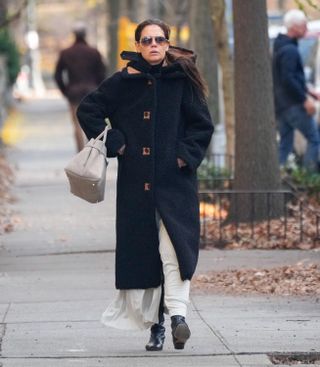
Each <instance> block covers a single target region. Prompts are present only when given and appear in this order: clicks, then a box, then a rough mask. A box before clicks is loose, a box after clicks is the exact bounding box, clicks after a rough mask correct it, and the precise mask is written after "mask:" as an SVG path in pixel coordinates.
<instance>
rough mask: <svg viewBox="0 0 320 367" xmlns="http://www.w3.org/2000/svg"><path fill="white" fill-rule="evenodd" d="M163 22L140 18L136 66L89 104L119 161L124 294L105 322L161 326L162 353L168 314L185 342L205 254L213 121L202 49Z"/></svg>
mask: <svg viewBox="0 0 320 367" xmlns="http://www.w3.org/2000/svg"><path fill="white" fill-rule="evenodd" d="M169 36H170V28H169V27H168V26H167V25H166V24H165V23H163V22H162V21H160V20H156V19H153V20H152V19H151V20H146V21H144V22H142V23H140V24H139V25H138V26H137V28H136V30H135V45H136V50H137V52H123V53H122V54H121V56H122V58H123V59H125V60H129V62H128V64H127V67H126V68H124V69H123V70H122V71H119V72H117V73H115V74H114V75H113V76H111V77H110V78H108V79H107V80H106V81H104V82H103V83H102V84H101V85H100V87H99V88H98V89H97V90H96V91H95V92H93V93H91V94H89V95H88V96H87V97H86V98H85V99H84V100H83V101H82V102H81V104H80V106H79V109H78V117H79V121H80V124H81V126H82V128H83V130H84V131H85V133H86V135H87V137H88V138H92V137H96V136H97V135H98V134H99V133H101V131H102V130H103V129H104V127H105V117H109V119H110V122H111V125H112V129H111V130H110V131H109V134H108V138H107V149H108V155H109V156H110V157H117V158H118V163H119V164H118V179H117V218H116V231H117V242H116V288H117V289H118V290H119V292H118V296H117V299H116V300H115V301H114V302H113V303H112V304H111V305H110V306H109V307H108V308H107V310H106V311H105V312H104V314H103V316H102V322H103V323H104V324H105V325H108V326H114V327H117V328H121V329H137V328H138V329H145V328H149V327H151V336H150V341H149V342H148V344H147V345H146V349H147V350H149V351H155V350H162V347H163V342H164V338H165V328H164V311H165V312H167V313H169V315H170V317H171V328H172V337H173V344H174V347H175V348H176V349H183V348H184V345H185V342H186V341H187V339H188V338H189V337H190V329H189V327H188V325H187V323H186V320H185V317H186V314H187V304H188V302H189V289H190V280H191V278H192V276H193V273H194V271H195V267H196V264H197V260H198V252H199V232H200V223H199V203H198V195H197V178H196V170H197V167H198V166H199V165H200V163H201V161H202V159H203V157H204V155H205V151H206V149H207V147H208V145H209V142H210V139H211V135H212V132H213V126H212V122H211V118H210V114H209V111H208V107H207V103H206V98H205V94H206V87H205V84H204V81H203V80H202V78H201V76H200V74H199V72H198V70H197V68H196V66H195V63H194V61H195V57H194V54H193V52H192V51H189V50H184V49H179V48H174V47H171V46H170V44H169Z"/></svg>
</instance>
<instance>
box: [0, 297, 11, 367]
mask: <svg viewBox="0 0 320 367" xmlns="http://www.w3.org/2000/svg"><path fill="white" fill-rule="evenodd" d="M10 307H11V303H9V304H8V307H7V309H6V312H5V313H4V315H3V318H2V322H1V324H0V357H2V341H3V338H4V336H5V334H6V331H7V324H6V323H5V319H6V317H7V314H8V312H9V309H10ZM1 366H2V364H1V363H0V367H1Z"/></svg>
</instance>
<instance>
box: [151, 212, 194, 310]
mask: <svg viewBox="0 0 320 367" xmlns="http://www.w3.org/2000/svg"><path fill="white" fill-rule="evenodd" d="M157 222H158V227H159V252H160V257H161V261H162V264H163V275H164V307H165V309H166V311H167V312H168V313H169V315H170V316H174V315H181V316H184V317H185V316H186V314H187V305H188V303H189V293H190V280H184V281H182V280H181V277H180V271H179V264H178V259H177V255H176V252H175V250H174V247H173V245H172V242H171V240H170V238H169V235H168V232H167V230H166V228H165V226H164V224H163V221H162V219H160V218H159V215H157Z"/></svg>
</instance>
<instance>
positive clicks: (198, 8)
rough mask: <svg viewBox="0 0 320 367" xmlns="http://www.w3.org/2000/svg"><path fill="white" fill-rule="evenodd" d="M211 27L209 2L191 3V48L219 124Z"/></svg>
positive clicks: (216, 72)
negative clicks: (195, 55) (195, 56)
mask: <svg viewBox="0 0 320 367" xmlns="http://www.w3.org/2000/svg"><path fill="white" fill-rule="evenodd" d="M211 27H212V24H211V19H210V8H209V0H201V1H199V2H196V1H191V4H190V46H191V48H192V49H193V50H194V51H195V52H196V54H197V55H198V58H197V65H198V67H199V69H200V71H201V72H202V74H203V76H204V78H205V80H206V81H207V83H208V87H209V92H210V95H209V99H208V106H209V110H210V113H211V116H212V119H213V121H214V122H215V123H217V122H218V120H219V87H218V63H217V57H216V50H215V41H214V34H213V32H208V29H210V28H211ZM211 151H212V147H210V148H209V149H208V154H210V153H211Z"/></svg>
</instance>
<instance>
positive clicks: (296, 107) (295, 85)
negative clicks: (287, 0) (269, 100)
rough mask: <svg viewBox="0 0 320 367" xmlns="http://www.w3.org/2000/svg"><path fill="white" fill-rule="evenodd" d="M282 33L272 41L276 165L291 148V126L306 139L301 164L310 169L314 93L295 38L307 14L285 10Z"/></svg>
mask: <svg viewBox="0 0 320 367" xmlns="http://www.w3.org/2000/svg"><path fill="white" fill-rule="evenodd" d="M284 25H285V27H286V29H287V33H286V34H279V35H278V36H277V38H276V40H275V42H274V51H273V79H274V98H275V109H276V117H277V120H278V125H279V133H280V147H279V156H280V165H281V166H284V165H285V164H286V161H287V158H288V155H289V154H290V153H291V152H292V150H293V139H294V130H295V129H298V130H299V131H300V132H301V133H302V134H303V135H304V137H305V138H306V139H307V142H308V147H307V151H306V154H305V157H304V164H305V166H306V167H307V168H308V169H310V170H311V171H314V170H316V169H317V163H318V159H319V135H318V129H317V126H316V122H315V120H314V118H313V116H314V114H315V112H316V106H315V99H317V98H318V95H316V94H315V93H313V92H312V91H311V90H308V87H307V85H306V80H305V76H304V69H303V63H302V59H301V56H300V53H299V50H298V39H299V38H302V37H304V35H305V34H306V31H307V18H306V16H305V14H304V13H303V12H302V11H300V10H290V11H288V12H287V13H286V14H285V17H284Z"/></svg>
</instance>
